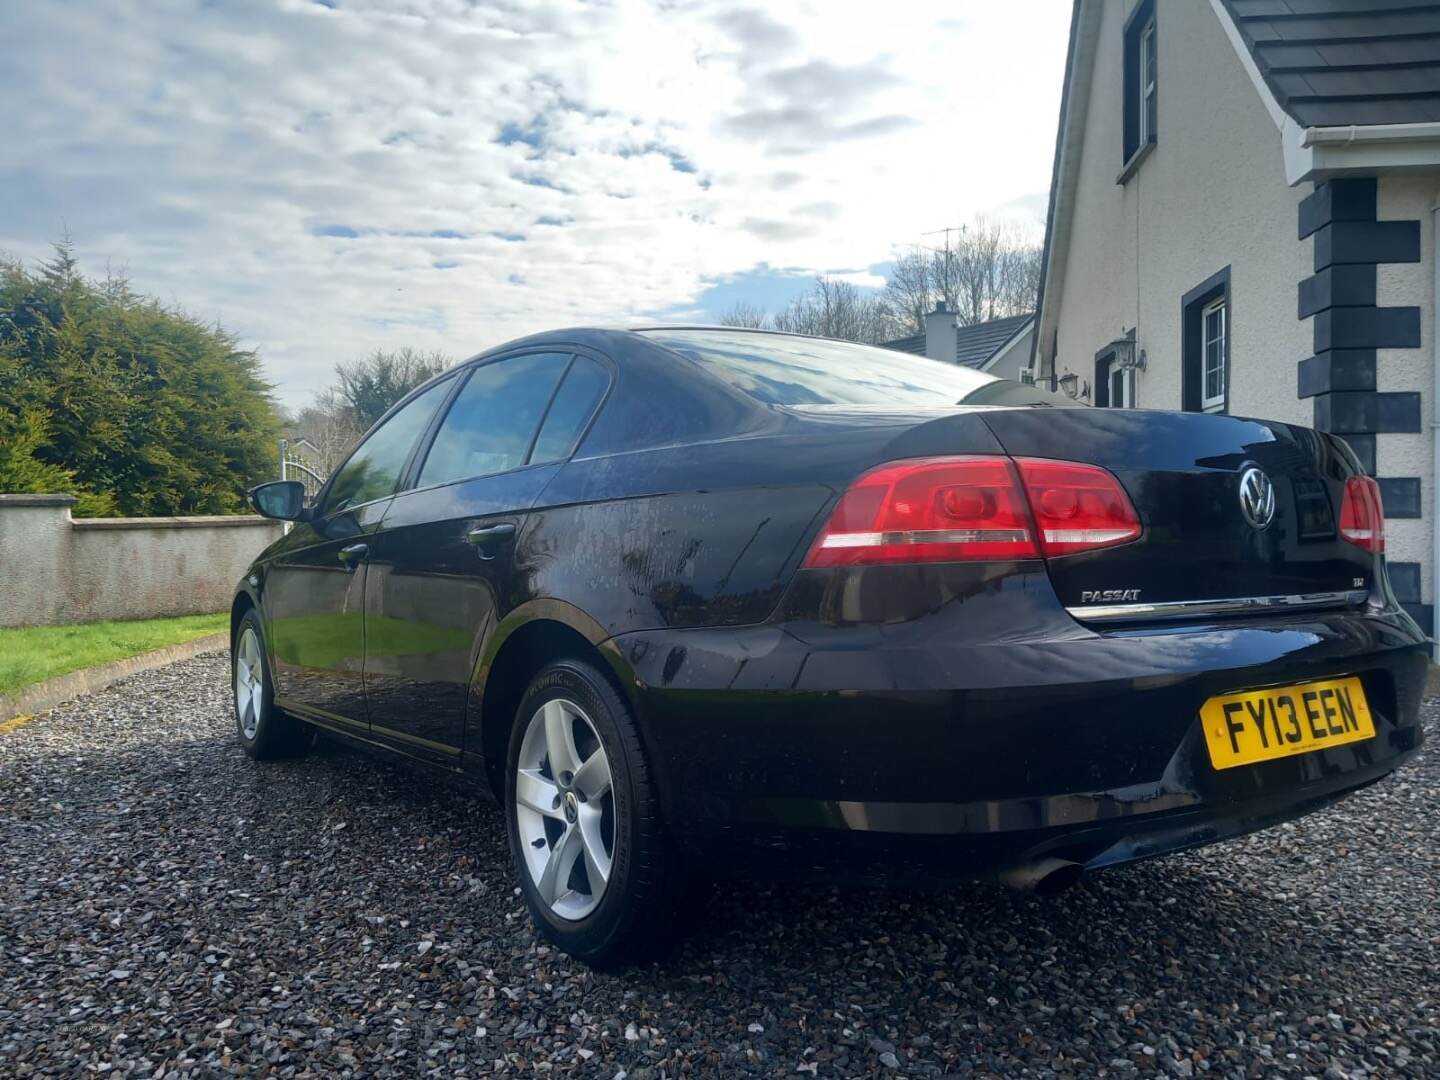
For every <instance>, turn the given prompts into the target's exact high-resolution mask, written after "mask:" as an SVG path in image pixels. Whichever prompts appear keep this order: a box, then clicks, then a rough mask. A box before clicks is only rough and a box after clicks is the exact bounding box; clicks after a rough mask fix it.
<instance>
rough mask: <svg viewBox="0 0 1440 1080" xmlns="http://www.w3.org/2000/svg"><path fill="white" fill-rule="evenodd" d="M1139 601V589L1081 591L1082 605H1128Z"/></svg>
mask: <svg viewBox="0 0 1440 1080" xmlns="http://www.w3.org/2000/svg"><path fill="white" fill-rule="evenodd" d="M1139 599H1140V590H1139V589H1081V590H1080V602H1081V603H1082V604H1128V603H1134V602H1135V601H1138V600H1139Z"/></svg>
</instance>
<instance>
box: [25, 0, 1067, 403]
mask: <svg viewBox="0 0 1440 1080" xmlns="http://www.w3.org/2000/svg"><path fill="white" fill-rule="evenodd" d="M1069 9H1070V4H1069V3H1068V0H1003V2H1002V0H885V2H883V3H881V2H878V0H817V2H813V3H807V2H802V0H794V2H792V0H762V2H761V3H759V4H757V6H754V7H746V6H744V3H743V0H740V2H737V0H719V2H714V3H711V2H708V0H693V2H692V0H608V2H603V0H597V2H591V3H581V2H578V0H128V2H125V0H84V2H82V0H45V2H43V3H42V2H35V3H31V2H24V0H21V2H0V102H4V106H5V107H4V113H5V116H6V124H5V127H6V129H7V130H6V133H5V137H4V138H3V139H0V251H3V252H5V253H7V254H9V255H11V256H18V257H21V258H25V259H37V258H41V257H43V256H44V255H45V254H46V253H47V251H48V244H49V242H50V241H52V240H54V239H56V238H57V237H58V236H60V235H61V234H62V231H64V230H66V229H68V230H69V233H70V235H71V237H72V238H73V240H74V242H75V244H76V246H77V248H78V252H79V254H80V257H81V259H82V262H83V264H84V265H85V267H86V269H88V270H91V271H93V272H97V273H98V272H103V271H104V269H105V266H106V265H107V263H108V264H109V265H111V266H113V267H116V268H121V269H124V270H125V271H126V272H128V273H129V275H130V276H131V278H132V279H133V281H134V283H135V285H136V286H137V287H138V288H140V289H142V290H144V291H146V292H149V293H152V294H154V295H157V296H159V297H160V298H162V299H164V300H166V301H169V302H173V303H175V304H178V305H180V306H183V307H184V308H186V309H187V310H188V311H190V312H192V313H194V314H197V315H200V316H203V317H205V318H207V319H217V320H219V321H220V322H222V323H223V324H225V325H226V326H227V327H229V328H230V329H231V330H233V331H234V332H235V333H237V334H238V335H239V336H240V338H241V340H242V341H243V342H244V343H245V344H246V345H248V346H250V347H253V348H255V349H257V350H259V352H260V354H261V356H262V358H263V360H264V362H265V366H266V370H267V372H268V373H269V377H270V378H271V379H272V380H273V381H274V382H275V383H276V384H277V387H278V394H279V396H280V397H281V399H282V400H284V401H287V402H289V403H295V404H298V403H300V402H302V401H303V400H305V399H306V398H307V397H308V395H309V394H310V393H311V392H313V391H314V390H316V389H319V388H321V387H323V386H325V385H326V384H328V383H329V382H330V381H331V372H332V368H333V366H334V364H335V362H336V361H337V360H341V359H346V358H350V357H354V356H356V355H358V354H362V353H364V352H367V351H369V350H370V349H372V348H374V347H376V346H396V345H403V344H409V345H415V346H419V347H424V348H440V349H443V350H445V351H446V352H448V353H450V354H452V355H453V356H455V357H457V358H458V357H461V356H465V355H469V354H470V353H473V352H477V351H479V350H480V349H482V348H485V347H487V346H490V345H493V344H496V343H498V342H501V341H504V340H505V339H507V338H510V337H514V336H517V335H519V334H522V333H525V332H529V331H533V330H539V329H545V328H548V327H553V326H563V325H571V324H575V323H593V322H603V323H620V322H626V321H632V320H636V319H643V318H657V317H659V318H667V319H673V318H692V319H707V320H710V321H713V320H714V318H715V317H717V316H718V315H719V314H720V313H721V312H723V311H724V310H725V309H726V308H728V307H729V306H730V305H731V304H732V303H734V302H735V301H736V300H746V301H749V302H752V303H759V304H761V305H762V306H766V307H769V308H776V307H779V306H783V304H784V303H785V302H786V301H787V300H788V299H789V298H790V297H791V296H793V295H794V294H795V292H796V291H797V290H798V289H800V288H803V286H804V284H805V283H806V281H807V279H808V277H809V276H810V275H813V274H815V273H831V274H838V275H843V276H846V277H848V278H850V279H851V280H854V281H857V282H860V283H862V284H863V283H870V284H875V283H878V282H879V281H880V280H881V278H879V277H878V276H877V274H879V273H883V270H884V264H885V262H886V260H887V259H888V258H890V257H891V255H892V253H893V252H894V250H895V249H896V248H897V246H904V245H908V244H912V243H916V242H922V241H927V238H925V237H924V236H923V234H924V233H926V232H928V231H930V230H934V229H941V228H944V227H945V226H947V225H955V224H958V223H960V222H962V221H965V220H967V219H969V218H970V217H972V216H973V215H975V214H976V213H981V212H989V213H1009V214H1020V215H1030V216H1031V217H1038V216H1040V215H1041V214H1043V206H1044V193H1045V190H1046V187H1047V185H1048V183H1049V173H1050V156H1051V151H1052V147H1053V144H1054V132H1055V119H1056V112H1057V110H1058V105H1059V93H1060V81H1061V75H1062V68H1063V66H1064V51H1065V37H1066V31H1067V20H1068V18H1069ZM934 239H935V238H933V237H931V238H928V241H927V242H933V241H934Z"/></svg>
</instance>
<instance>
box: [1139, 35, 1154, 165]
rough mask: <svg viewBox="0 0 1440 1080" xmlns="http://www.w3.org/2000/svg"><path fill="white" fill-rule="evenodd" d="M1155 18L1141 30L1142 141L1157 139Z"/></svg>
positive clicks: (1147, 141)
mask: <svg viewBox="0 0 1440 1080" xmlns="http://www.w3.org/2000/svg"><path fill="white" fill-rule="evenodd" d="M1155 119H1156V106H1155V20H1154V19H1153V18H1152V19H1151V20H1150V21H1149V22H1147V23H1146V24H1145V29H1144V30H1142V31H1140V142H1141V143H1149V142H1154V141H1155V135H1156V128H1155Z"/></svg>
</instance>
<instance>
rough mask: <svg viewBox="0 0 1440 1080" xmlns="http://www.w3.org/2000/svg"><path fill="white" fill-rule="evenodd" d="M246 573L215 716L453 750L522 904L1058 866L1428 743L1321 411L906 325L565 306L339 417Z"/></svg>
mask: <svg viewBox="0 0 1440 1080" xmlns="http://www.w3.org/2000/svg"><path fill="white" fill-rule="evenodd" d="M252 497H253V501H254V503H255V506H256V508H257V509H258V510H259V511H260V512H261V513H264V514H268V515H270V516H272V517H278V518H287V519H290V520H293V521H295V523H296V524H295V527H294V528H293V529H292V530H291V531H290V533H289V534H288V535H287V536H285V537H284V538H283V539H281V540H279V541H277V542H276V543H275V544H273V545H271V547H270V548H268V549H267V550H266V551H265V552H264V553H263V554H262V555H261V556H260V557H259V558H258V559H257V560H256V562H255V564H254V566H253V567H252V568H251V569H250V571H249V573H248V574H247V575H246V577H245V578H244V580H243V581H242V582H241V583H240V588H239V591H238V592H237V594H236V597H235V606H234V611H233V620H232V621H233V627H234V630H233V640H234V657H235V663H234V676H235V700H236V708H237V726H238V731H239V737H240V741H241V743H242V745H243V746H244V748H245V750H246V751H247V752H249V753H250V754H252V755H253V756H255V757H260V758H265V757H275V756H279V755H285V754H292V753H297V752H299V751H301V750H302V749H303V748H304V747H305V746H306V744H307V743H308V741H309V739H308V735H309V734H310V730H311V728H310V725H314V726H315V727H320V728H325V729H328V730H330V731H334V732H338V733H341V734H343V735H346V736H351V737H354V738H357V739H361V740H364V741H366V742H369V743H372V744H374V745H376V746H380V747H384V748H386V749H388V750H391V751H394V752H396V753H399V754H404V755H406V756H408V757H411V758H415V759H418V760H419V761H422V762H426V763H429V764H431V765H434V766H437V767H439V768H441V769H444V770H448V771H450V772H452V773H456V774H460V775H463V776H467V777H471V778H473V779H475V780H476V781H478V782H479V783H480V784H482V785H484V786H486V787H488V788H489V789H490V790H491V791H492V792H493V793H494V794H495V795H496V796H497V798H498V799H499V800H500V802H501V805H502V806H503V808H504V811H505V815H506V821H507V823H508V829H509V835H510V847H511V850H512V852H513V855H514V860H515V866H516V874H517V875H518V877H519V880H520V883H521V886H522V888H523V891H524V895H525V898H526V900H527V902H528V904H529V906H530V909H531V911H532V913H533V914H534V917H535V921H536V923H537V925H538V926H539V928H540V930H541V931H542V933H544V934H545V936H547V937H548V938H550V939H551V940H552V941H553V942H555V943H556V944H557V945H559V946H560V947H561V948H562V949H565V950H567V951H568V952H570V953H572V954H574V955H575V956H578V957H581V958H584V959H586V960H589V961H591V962H595V963H603V962H616V961H622V960H625V959H627V958H630V957H633V956H636V955H637V954H639V953H641V952H643V951H645V950H647V949H650V948H652V947H653V946H654V945H656V944H657V943H659V942H661V941H663V940H664V939H665V937H666V933H667V930H668V929H669V928H670V927H671V926H673V925H674V922H675V920H676V917H677V914H678V913H679V912H680V911H681V910H682V909H683V908H684V906H685V905H684V904H683V903H682V901H681V889H682V887H683V885H682V883H683V882H684V881H686V880H688V879H690V878H691V877H692V876H693V875H703V876H709V875H713V874H719V873H723V872H734V871H739V872H747V873H762V874H775V873H781V874H811V873H819V874H830V875H836V876H839V877H842V878H844V879H846V880H850V881H855V880H868V881H875V880H881V881H886V880H898V879H902V878H905V879H913V878H916V877H932V878H933V877H938V876H951V875H964V876H977V875H985V876H997V877H999V878H1001V879H1002V880H1005V881H1008V882H1010V883H1012V884H1016V885H1020V886H1029V887H1032V888H1037V889H1041V890H1050V889H1054V888H1057V887H1059V886H1061V885H1064V884H1066V883H1068V882H1070V881H1072V880H1074V879H1075V878H1076V877H1077V876H1078V875H1079V874H1080V873H1081V872H1082V871H1088V870H1094V869H1097V868H1100V867H1105V866H1111V865H1114V864H1116V863H1123V862H1128V861H1130V860H1134V859H1141V858H1146V857H1148V856H1152V855H1159V854H1163V853H1166V852H1171V851H1177V850H1179V849H1182V848H1187V847H1193V846H1196V845H1199V844H1205V843H1209V842H1211V841H1215V840H1221V839H1224V838H1226V837H1231V836H1236V835H1239V834H1241V833H1245V832H1249V831H1251V830H1254V829H1259V828H1262V827H1264V826H1267V825H1271V824H1274V823H1277V822H1281V821H1284V820H1286V819H1289V818H1293V817H1296V816H1297V815H1300V814H1303V813H1306V812H1308V811H1310V810H1314V809H1316V808H1318V807H1321V806H1324V805H1325V804H1327V803H1330V802H1332V801H1334V800H1335V799H1337V798H1339V797H1340V796H1342V795H1344V794H1346V793H1347V792H1351V791H1354V790H1356V789H1357V788H1360V787H1363V786H1364V785H1366V784H1369V783H1371V782H1372V781H1375V780H1377V779H1379V778H1380V777H1382V776H1384V775H1385V774H1387V773H1389V772H1390V771H1391V770H1392V769H1394V768H1395V767H1396V766H1397V765H1399V764H1400V763H1401V762H1403V761H1404V760H1406V759H1407V758H1408V757H1410V756H1411V755H1412V754H1414V753H1415V751H1416V749H1417V748H1418V746H1419V745H1420V738H1421V736H1420V729H1419V727H1418V724H1417V712H1418V706H1419V702H1420V697H1421V689H1422V684H1423V681H1424V677H1425V667H1426V657H1427V644H1426V638H1425V636H1424V635H1423V634H1422V633H1421V632H1420V630H1419V629H1418V628H1417V627H1416V625H1415V623H1414V622H1413V621H1412V620H1411V619H1410V618H1409V617H1408V616H1407V615H1406V614H1405V613H1404V612H1403V611H1402V610H1401V609H1400V608H1399V607H1398V606H1397V604H1396V602H1395V599H1394V597H1393V595H1392V593H1391V591H1390V587H1389V584H1388V582H1387V579H1386V573H1385V563H1384V558H1383V554H1382V552H1383V550H1384V532H1383V523H1382V516H1381V507H1380V500H1379V496H1378V492H1377V487H1376V484H1375V482H1374V481H1373V480H1371V479H1370V478H1369V477H1368V476H1365V475H1364V474H1363V473H1362V471H1361V469H1360V467H1359V465H1358V464H1357V461H1356V458H1355V457H1354V455H1353V454H1352V452H1351V451H1350V449H1349V448H1348V447H1347V446H1346V445H1345V443H1344V442H1342V441H1341V440H1340V439H1338V438H1336V437H1334V436H1332V435H1328V434H1324V433H1321V432H1317V431H1312V430H1308V429H1306V428H1301V427H1293V426H1290V425H1287V424H1280V423H1269V422H1263V421H1257V420H1245V419H1240V418H1237V417H1231V416H1220V415H1202V414H1191V413H1166V412H1146V411H1133V410H1109V409H1091V408H1085V407H1077V406H1075V405H1074V404H1073V403H1072V402H1070V401H1068V400H1067V399H1065V398H1063V397H1062V398H1056V397H1055V396H1052V395H1050V394H1047V393H1044V392H1041V391H1039V390H1036V389H1034V388H1031V387H1027V386H1022V385H1019V384H1017V383H1012V382H1007V381H1004V380H999V379H995V378H992V377H990V376H988V375H984V374H981V373H979V372H976V371H974V370H971V369H968V368H963V367H955V366H951V365H948V364H941V363H937V362H933V361H929V360H925V359H922V358H919V357H915V356H910V355H907V354H904V353H898V352H891V351H886V350H882V349H875V348H869V347H866V346H862V345H855V344H850V343H844V342H836V341H826V340H819V339H814V338H805V337H796V336H790V335H783V334H773V333H764V332H754V331H743V330H733V329H702V328H663V329H658V328H657V329H644V330H634V331H609V330H566V331H559V332H555V333H549V334H542V335H538V336H535V337H531V338H527V339H525V340H523V341H519V342H516V343H514V344H510V345H506V346H503V347H501V348H498V349H495V350H493V351H491V352H488V353H485V354H483V355H481V356H478V357H476V358H474V359H472V360H469V361H466V362H465V363H463V364H461V365H459V366H458V367H457V368H455V369H454V370H452V371H449V372H447V373H446V374H444V375H442V376H440V377H439V378H437V379H435V380H433V381H432V382H430V383H429V384H427V385H425V386H423V387H421V388H420V389H418V390H416V391H415V392H414V393H412V394H410V395H409V397H407V398H406V399H405V400H403V401H401V402H400V403H399V404H398V405H396V406H395V407H394V408H393V409H392V410H391V411H390V412H389V413H388V414H387V415H386V416H385V418H384V419H382V420H381V421H380V422H379V423H378V424H377V425H376V426H375V427H374V428H373V429H372V430H371V431H370V432H369V434H368V435H366V436H365V438H364V439H362V440H361V442H360V443H359V445H358V446H357V447H356V448H355V450H354V451H353V452H352V453H351V455H350V457H349V459H348V460H347V461H346V462H345V464H344V465H343V466H341V467H340V468H339V469H338V470H336V472H335V474H334V475H333V476H332V477H331V478H330V480H329V482H328V483H327V484H326V485H325V487H324V488H323V489H322V490H321V491H320V493H319V495H318V497H317V498H316V499H315V500H314V503H313V505H308V506H307V505H303V504H302V495H301V493H300V491H299V486H298V485H296V484H293V483H289V484H287V483H279V484H265V485H261V486H260V487H258V488H256V489H255V490H254V492H253V493H252Z"/></svg>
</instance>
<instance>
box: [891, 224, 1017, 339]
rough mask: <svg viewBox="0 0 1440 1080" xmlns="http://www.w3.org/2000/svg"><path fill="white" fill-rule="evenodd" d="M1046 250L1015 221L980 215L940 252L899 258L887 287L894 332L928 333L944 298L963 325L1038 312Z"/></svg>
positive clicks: (928, 250) (933, 250)
mask: <svg viewBox="0 0 1440 1080" xmlns="http://www.w3.org/2000/svg"><path fill="white" fill-rule="evenodd" d="M1040 259H1041V249H1040V247H1039V246H1038V245H1037V244H1035V243H1034V242H1033V241H1032V239H1031V237H1030V236H1029V234H1028V232H1027V231H1026V230H1025V229H1024V227H1023V226H1021V225H1019V224H1018V223H1016V222H1002V221H995V220H993V219H990V218H986V217H983V216H982V217H977V218H975V219H974V220H973V221H972V222H971V223H970V224H969V225H966V226H963V227H962V228H960V229H959V230H955V231H953V232H952V231H951V230H949V229H947V230H946V231H945V242H944V243H943V244H942V245H941V246H940V247H936V248H919V247H916V248H912V249H911V250H909V251H907V252H904V253H903V254H901V255H900V256H898V257H897V258H896V260H895V267H894V269H893V270H892V271H891V274H890V278H889V280H888V281H887V282H886V284H885V292H884V297H885V302H886V305H887V307H888V308H889V311H890V316H891V333H892V334H894V335H895V336H897V337H900V336H905V335H908V334H923V333H924V332H925V315H926V313H927V312H930V311H933V310H934V308H935V305H936V304H937V303H938V302H939V301H941V300H943V301H945V304H946V306H947V307H949V309H950V310H951V311H953V312H955V317H956V319H957V321H959V322H960V324H961V325H962V326H969V325H971V324H973V323H979V322H987V321H988V320H990V319H998V318H1003V317H1004V316H1006V315H1020V314H1023V313H1025V312H1029V311H1033V310H1034V309H1035V303H1036V294H1037V291H1038V288H1039V283H1040Z"/></svg>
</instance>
